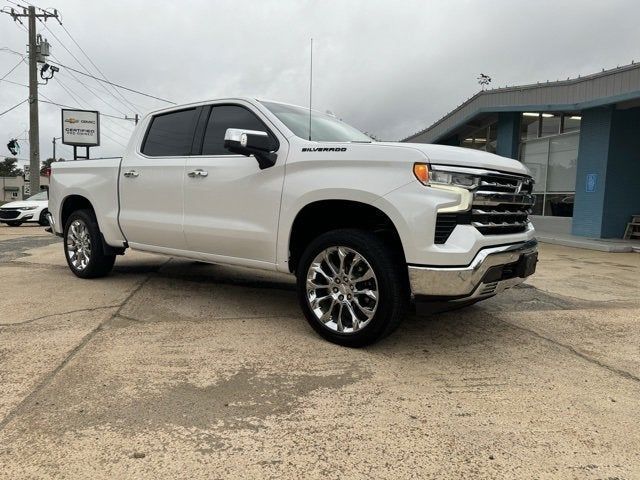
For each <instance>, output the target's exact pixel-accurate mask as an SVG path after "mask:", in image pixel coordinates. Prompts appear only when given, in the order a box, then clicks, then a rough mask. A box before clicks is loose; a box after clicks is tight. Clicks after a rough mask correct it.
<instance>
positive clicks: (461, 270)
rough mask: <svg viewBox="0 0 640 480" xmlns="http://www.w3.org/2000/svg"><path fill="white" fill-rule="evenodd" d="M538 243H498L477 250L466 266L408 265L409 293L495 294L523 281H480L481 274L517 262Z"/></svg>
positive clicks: (522, 279) (466, 296) (441, 294)
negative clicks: (492, 268) (500, 244)
mask: <svg viewBox="0 0 640 480" xmlns="http://www.w3.org/2000/svg"><path fill="white" fill-rule="evenodd" d="M537 245H538V242H537V241H536V240H529V241H527V242H522V243H516V244H512V245H502V246H499V247H491V248H485V249H483V250H480V251H479V252H478V254H477V255H476V256H475V258H474V259H473V261H472V262H471V264H470V265H468V266H466V267H416V266H409V267H408V268H409V283H410V284H411V292H412V293H413V295H429V296H438V297H464V299H465V300H467V299H469V298H476V297H484V296H489V295H495V294H496V293H499V292H500V291H502V290H505V289H507V288H510V287H512V286H514V285H517V284H519V283H522V282H524V280H525V279H524V278H522V277H515V278H510V279H508V280H502V281H498V282H491V283H482V278H483V277H484V275H485V273H487V271H488V270H489V269H490V268H491V267H495V266H498V265H506V264H508V263H513V262H516V261H518V259H519V258H520V256H521V255H523V254H525V253H533V252H535V251H536V250H537Z"/></svg>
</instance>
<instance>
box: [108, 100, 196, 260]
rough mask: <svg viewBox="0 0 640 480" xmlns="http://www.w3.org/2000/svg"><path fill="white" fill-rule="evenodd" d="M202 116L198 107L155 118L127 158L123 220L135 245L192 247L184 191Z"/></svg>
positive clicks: (122, 188) (124, 163) (121, 180)
mask: <svg viewBox="0 0 640 480" xmlns="http://www.w3.org/2000/svg"><path fill="white" fill-rule="evenodd" d="M199 114H200V108H199V107H197V108H187V109H181V110H175V111H170V112H167V113H162V114H159V115H155V116H152V117H150V119H149V120H148V122H147V125H146V129H145V131H146V133H145V136H144V138H143V140H142V142H141V144H139V147H138V148H136V149H135V151H132V152H129V154H128V155H126V156H125V157H124V159H123V161H122V167H121V168H120V178H119V188H120V216H119V219H120V228H121V229H122V232H123V233H124V235H125V237H126V239H127V241H128V242H129V244H130V245H132V246H134V247H138V248H143V249H153V248H149V247H161V248H170V249H180V250H183V249H185V248H186V242H185V238H184V233H183V231H182V215H183V209H184V195H183V191H182V189H183V183H184V175H185V173H184V172H185V161H186V158H187V155H189V154H190V153H191V148H192V145H193V138H194V133H195V126H196V124H197V120H198V116H199Z"/></svg>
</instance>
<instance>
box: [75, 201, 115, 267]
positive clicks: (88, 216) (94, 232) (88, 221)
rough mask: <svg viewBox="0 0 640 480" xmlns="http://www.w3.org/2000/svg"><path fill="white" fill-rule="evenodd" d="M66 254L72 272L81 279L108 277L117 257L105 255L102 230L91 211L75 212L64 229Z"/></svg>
mask: <svg viewBox="0 0 640 480" xmlns="http://www.w3.org/2000/svg"><path fill="white" fill-rule="evenodd" d="M63 237H64V254H65V257H66V258H67V264H68V265H69V268H70V269H71V271H72V272H73V273H74V274H75V275H76V276H78V277H80V278H97V277H103V276H105V275H107V274H108V273H109V272H110V271H111V269H112V268H113V264H114V262H115V260H116V256H115V255H105V253H104V248H103V244H102V238H101V236H100V229H99V228H98V222H97V220H96V217H95V215H94V213H93V212H92V211H91V210H77V211H75V212H73V213H72V214H71V215H70V216H69V219H68V220H67V223H66V225H65V227H64V235H63Z"/></svg>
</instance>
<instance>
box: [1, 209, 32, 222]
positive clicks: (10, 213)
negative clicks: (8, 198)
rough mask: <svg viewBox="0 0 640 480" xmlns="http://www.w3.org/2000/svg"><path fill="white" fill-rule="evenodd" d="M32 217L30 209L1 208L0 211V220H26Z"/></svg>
mask: <svg viewBox="0 0 640 480" xmlns="http://www.w3.org/2000/svg"><path fill="white" fill-rule="evenodd" d="M32 219H33V212H32V211H31V210H3V211H0V222H5V223H6V222H27V221H29V220H32Z"/></svg>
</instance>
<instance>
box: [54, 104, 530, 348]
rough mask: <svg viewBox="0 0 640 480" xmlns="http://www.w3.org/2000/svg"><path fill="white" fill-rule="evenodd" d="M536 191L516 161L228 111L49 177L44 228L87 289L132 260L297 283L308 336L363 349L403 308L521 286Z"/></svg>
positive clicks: (60, 167) (274, 107)
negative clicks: (184, 261)
mask: <svg viewBox="0 0 640 480" xmlns="http://www.w3.org/2000/svg"><path fill="white" fill-rule="evenodd" d="M532 187H533V181H532V179H531V176H530V174H529V172H528V170H527V168H526V167H525V166H523V165H522V164H521V163H520V162H518V161H515V160H511V159H508V158H503V157H499V156H497V155H493V154H490V153H486V152H481V151H478V150H470V149H463V148H456V147H448V146H441V145H424V144H413V143H387V142H374V141H372V140H371V139H370V138H369V137H367V136H366V135H364V134H363V133H361V132H360V131H358V130H356V129H355V128H353V127H351V126H349V125H347V124H345V123H344V122H342V121H339V120H338V119H336V118H335V117H333V116H331V115H326V114H323V113H320V112H316V111H309V109H306V108H302V107H296V106H293V105H287V104H283V103H276V102H267V101H259V100H255V99H251V98H229V99H223V100H216V101H208V102H200V103H193V104H189V105H183V106H179V107H172V108H168V109H163V110H158V111H154V112H152V113H150V114H148V115H146V116H145V117H144V118H143V120H142V121H141V122H140V124H139V126H138V127H137V129H136V130H135V132H134V133H133V135H132V138H131V140H130V142H129V145H128V146H127V149H126V152H125V155H124V157H122V158H121V159H120V158H117V159H95V160H78V161H73V162H65V163H56V164H53V168H52V175H51V186H50V200H49V210H50V218H49V221H50V224H51V225H52V229H53V232H54V233H56V234H58V235H60V236H62V237H63V239H64V242H63V243H64V252H65V255H66V258H67V263H68V265H69V268H70V269H71V271H72V272H73V273H74V274H75V275H77V276H78V277H82V278H92V277H99V276H103V275H106V274H107V273H108V272H109V271H110V270H111V268H112V267H113V264H114V261H115V257H116V255H122V254H124V252H125V250H126V249H127V248H132V249H137V250H144V251H147V252H155V253H161V254H166V255H171V256H177V257H184V258H189V259H193V260H199V261H203V262H210V263H224V264H230V265H241V266H244V267H254V268H260V269H267V270H274V271H279V272H287V273H291V274H294V275H296V277H297V285H298V288H297V290H298V297H299V301H300V305H301V307H302V310H303V312H304V314H305V316H306V318H307V320H308V321H309V323H310V324H311V326H312V327H313V328H314V329H315V330H316V331H317V332H318V333H319V334H320V335H322V336H323V337H324V338H326V339H327V340H329V341H332V342H335V343H338V344H341V345H346V346H362V345H366V344H369V343H372V342H374V341H376V340H378V339H379V338H381V337H383V336H385V335H387V334H388V333H390V332H391V331H393V329H394V328H395V327H396V326H397V325H398V324H399V322H400V321H401V320H402V318H403V316H404V315H405V312H406V310H407V307H408V306H409V303H410V301H411V298H412V296H413V297H414V298H417V299H422V300H437V301H451V302H458V304H465V303H471V302H474V301H478V300H482V299H485V298H488V297H490V296H492V295H495V294H496V293H498V292H500V291H502V290H504V289H506V288H509V287H511V286H513V285H516V284H518V283H521V282H523V281H524V279H525V278H526V277H527V276H529V275H531V274H532V273H533V272H534V270H535V266H536V262H537V247H536V245H537V244H536V240H535V238H534V229H533V227H532V225H531V223H530V222H529V220H528V214H529V213H530V208H531V206H532V204H533V202H534V197H533V196H532V194H531V192H532Z"/></svg>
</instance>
